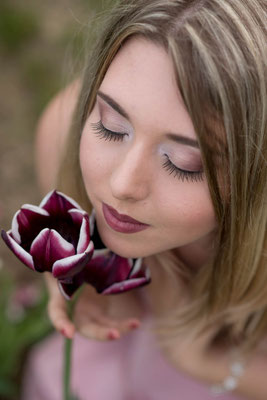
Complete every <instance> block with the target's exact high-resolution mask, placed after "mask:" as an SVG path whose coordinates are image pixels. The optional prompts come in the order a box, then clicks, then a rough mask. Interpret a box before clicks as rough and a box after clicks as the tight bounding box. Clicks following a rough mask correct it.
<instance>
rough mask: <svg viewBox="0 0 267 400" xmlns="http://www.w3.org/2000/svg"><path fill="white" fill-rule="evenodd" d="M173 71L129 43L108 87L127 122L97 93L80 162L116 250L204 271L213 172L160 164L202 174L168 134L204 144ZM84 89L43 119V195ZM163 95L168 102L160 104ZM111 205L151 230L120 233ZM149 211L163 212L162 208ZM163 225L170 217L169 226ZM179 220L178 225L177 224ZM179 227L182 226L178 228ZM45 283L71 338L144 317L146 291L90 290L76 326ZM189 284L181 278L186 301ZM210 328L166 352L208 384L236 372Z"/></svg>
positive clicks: (143, 45) (259, 398) (253, 393)
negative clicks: (159, 255)
mask: <svg viewBox="0 0 267 400" xmlns="http://www.w3.org/2000/svg"><path fill="white" fill-rule="evenodd" d="M140 66H142V68H140ZM173 77H174V76H173V69H172V64H171V61H170V59H169V58H168V56H167V54H166V53H165V51H164V50H163V49H161V48H159V47H158V46H156V45H154V44H152V43H148V42H146V41H144V40H140V39H139V40H134V41H132V43H131V42H130V43H129V44H127V45H126V46H125V48H122V51H121V52H120V53H119V54H118V55H117V57H116V58H115V60H114V61H113V63H112V65H111V67H110V68H109V70H108V73H107V74H106V77H105V79H104V81H103V82H102V84H101V86H100V90H101V93H104V94H106V95H108V96H109V97H110V98H112V99H113V100H116V102H117V103H118V104H119V105H120V106H121V107H123V109H124V110H125V111H127V114H128V116H129V119H125V117H124V116H122V115H121V114H120V113H118V112H117V111H116V110H114V108H113V107H111V106H110V104H108V103H107V101H106V99H105V98H104V97H103V96H101V97H100V96H97V97H98V99H97V102H96V105H95V107H94V109H93V111H92V113H91V114H90V116H89V118H88V120H87V122H86V124H85V127H84V130H83V133H82V138H81V147H80V160H81V168H82V173H83V178H84V181H85V187H86V190H87V193H88V196H89V198H90V200H91V202H92V204H93V206H94V208H95V209H96V213H97V222H98V225H99V231H100V234H101V236H102V239H103V240H104V242H105V244H106V245H107V246H108V247H109V248H111V249H112V250H113V251H115V252H117V253H120V255H122V256H129V257H130V256H131V257H137V256H138V257H139V256H143V257H149V256H151V255H153V254H154V253H155V252H164V251H166V250H168V249H171V248H179V250H178V252H179V256H180V258H181V260H182V261H183V262H184V263H186V264H188V265H190V266H191V267H194V268H199V267H200V266H201V265H202V264H203V263H204V262H205V261H206V260H207V259H208V257H209V256H210V254H211V251H212V248H213V237H214V232H215V231H216V221H215V217H214V212H213V209H212V205H211V200H210V197H209V192H208V189H207V183H206V180H205V177H202V178H201V179H197V180H196V181H190V180H181V179H180V180H179V179H177V178H176V177H174V176H170V175H169V174H168V172H167V171H166V170H164V168H162V164H163V163H164V157H165V155H166V154H167V156H168V157H169V158H170V160H171V161H172V163H173V164H175V166H176V167H178V168H179V169H182V170H189V171H190V172H200V171H201V156H200V153H199V150H198V149H197V148H196V147H194V148H192V146H191V147H190V146H186V145H184V144H181V143H179V142H178V141H176V142H175V143H172V142H170V140H169V139H168V137H167V133H168V132H174V133H175V134H182V135H183V136H185V137H187V138H189V139H191V140H195V141H197V139H196V134H195V132H194V129H193V126H192V122H191V120H190V118H189V116H188V114H187V112H186V109H185V107H184V105H183V103H182V100H181V97H180V96H179V93H178V92H177V90H176V89H174V87H175V85H173ZM79 85H80V83H79V81H76V82H74V83H73V84H72V85H71V86H70V87H69V88H67V89H66V90H65V91H63V92H61V93H60V94H59V95H58V96H57V97H56V98H55V99H54V100H53V101H52V102H51V103H50V105H49V106H48V108H47V109H46V111H45V113H44V114H43V116H42V118H41V120H40V123H39V125H38V129H37V141H36V154H37V157H36V160H37V173H38V178H39V182H40V187H41V190H42V192H43V193H44V194H45V193H47V192H48V191H49V190H51V189H53V188H54V185H55V175H56V171H57V168H58V166H59V160H60V156H61V154H62V149H63V147H64V143H65V140H66V136H67V132H68V127H69V125H70V122H71V116H72V113H73V109H74V106H75V102H76V99H77V96H78V92H79ZM118 87H119V88H120V90H118ZM129 93H131V95H130V96H129ZM162 98H164V99H165V100H164V102H162V101H160V99H162ZM100 119H101V120H102V124H103V125H104V126H105V128H106V129H109V130H110V131H115V132H118V133H121V134H122V133H126V134H127V136H125V138H124V141H122V142H121V141H120V142H119V143H118V142H114V143H113V142H109V141H105V140H103V139H101V138H100V137H97V135H95V134H94V133H92V125H91V124H92V123H97V122H98V121H99V120H100ZM148 132H149V133H150V134H149V135H148V134H147V133H148ZM51 149H53V152H52V153H51ZM92 149H93V150H94V151H92ZM173 149H174V150H173ZM89 155H90V157H89ZM101 155H102V158H101ZM48 160H49V161H48ZM144 160H145V161H144ZM162 160H163V161H162ZM144 162H145V164H144ZM142 163H143V164H142ZM144 165H146V166H147V165H148V167H146V168H145V167H144ZM94 166H97V168H96V167H94ZM92 171H94V173H93V174H92V173H91V172H92ZM96 171H97V172H96ZM96 183H97V184H96ZM162 187H164V190H163V189H162ZM166 192H167V193H168V196H166ZM179 196H180V197H179ZM177 198H179V201H178V202H177ZM173 199H175V201H173ZM103 201H104V202H106V203H108V204H109V205H111V206H112V207H114V208H116V209H117V210H118V211H120V212H121V213H125V214H128V215H130V216H132V217H133V218H136V219H138V220H140V221H141V222H144V223H147V224H149V225H150V226H151V229H150V228H149V229H147V230H146V231H144V232H143V233H142V232H141V233H140V235H139V234H137V235H136V236H131V237H130V236H129V235H128V236H127V235H125V234H121V233H119V234H118V233H117V232H113V231H112V230H111V229H110V228H109V227H108V226H107V224H105V221H104V219H103V216H102V214H101V202H103ZM172 201H173V203H172ZM166 202H169V203H167V207H166V209H167V210H168V212H165V213H162V208H163V207H162V205H163V204H164V205H165V204H166ZM151 204H153V208H152V207H151ZM175 204H178V205H181V206H180V207H179V206H178V207H177V206H176V205H175ZM151 209H152V210H153V209H155V210H156V212H155V214H153V212H152V211H151ZM133 210H134V211H133ZM192 210H193V211H192ZM189 211H190V212H189ZM175 218H176V220H175ZM162 221H167V223H166V225H164V224H162ZM168 221H169V223H168ZM172 221H174V222H177V223H174V224H172ZM178 223H179V224H180V225H182V226H183V229H182V231H180V232H179V229H177V224H178ZM138 235H139V236H138ZM162 237H164V240H162ZM173 238H175V239H173ZM165 239H166V240H165ZM143 243H153V245H143ZM153 246H156V247H153ZM121 248H123V249H124V250H123V252H122V251H121V250H120V249H121ZM148 260H149V259H148ZM149 267H150V269H151V274H152V283H151V284H150V285H149V286H148V287H146V288H144V289H141V290H145V291H146V292H147V294H148V297H149V298H150V303H151V305H152V312H153V311H154V312H158V310H159V305H160V302H159V299H158V296H157V294H158V293H159V292H160V293H161V296H162V293H164V302H165V307H166V308H168V301H171V293H172V291H171V290H169V288H170V285H171V282H170V281H168V278H167V277H166V276H165V275H166V274H165V275H164V273H163V272H162V271H160V270H159V268H157V265H155V264H153V265H149ZM46 281H47V284H48V288H49V293H50V300H49V304H48V313H49V317H50V319H51V321H52V323H53V325H54V326H55V328H56V329H57V330H58V331H60V332H61V333H64V334H65V336H67V337H73V335H74V333H75V331H76V330H77V331H79V332H80V333H81V334H83V335H84V336H86V337H88V338H91V339H96V340H110V339H118V338H119V337H120V336H122V335H124V334H127V332H129V331H131V330H132V329H136V328H137V327H138V326H139V325H140V324H141V323H142V317H143V315H144V308H143V304H142V300H140V296H138V290H139V289H137V290H136V291H133V292H129V293H125V294H122V295H119V296H111V297H104V296H101V295H98V294H96V292H95V290H94V289H92V288H90V287H89V286H86V287H85V288H84V290H83V292H82V295H81V297H80V300H79V301H78V304H77V309H76V314H75V319H74V323H73V322H71V321H70V320H69V318H68V316H67V313H66V303H65V300H64V299H63V297H62V295H61V294H60V293H59V290H58V288H57V284H56V282H55V281H54V279H53V278H52V277H51V275H47V276H46ZM184 289H185V288H184V286H183V284H182V282H181V287H180V292H181V301H183V296H184V294H185V291H184ZM165 293H166V295H165ZM167 293H168V294H169V296H170V298H169V299H168V298H167ZM212 333H213V330H212V329H211V331H208V332H206V334H205V335H203V336H201V337H198V338H197V339H196V338H192V337H190V335H188V334H187V335H185V337H181V336H179V337H178V338H177V344H176V345H175V347H172V348H171V349H170V351H169V352H168V351H167V354H166V355H167V357H169V359H170V361H171V362H172V363H173V364H174V365H175V366H176V367H177V368H178V369H180V370H183V371H184V372H186V373H188V374H189V375H191V376H193V377H194V378H196V379H199V380H202V381H204V382H206V383H217V382H222V381H223V379H224V378H225V377H226V376H227V375H228V373H229V362H230V361H229V359H230V353H228V352H223V353H221V352H220V351H219V350H215V349H212V350H211V349H210V348H208V346H207V345H208V343H209V339H210V337H211V335H212ZM266 367H267V358H266V356H264V355H263V354H262V353H261V352H260V351H258V352H255V354H254V356H253V357H252V359H251V360H250V362H249V364H248V366H247V368H246V371H245V374H244V375H243V377H242V378H241V380H240V383H239V386H238V389H237V391H236V393H237V394H238V395H241V396H243V397H244V398H246V399H251V400H252V399H253V400H266V398H267V385H266V383H265V382H266V372H265V371H266Z"/></svg>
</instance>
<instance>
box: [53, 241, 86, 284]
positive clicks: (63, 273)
mask: <svg viewBox="0 0 267 400" xmlns="http://www.w3.org/2000/svg"><path fill="white" fill-rule="evenodd" d="M91 243H92V242H91ZM91 243H90V245H89V246H88V247H90V248H89V249H88V250H89V251H88V252H85V253H83V254H76V255H74V256H71V257H67V258H64V259H61V260H58V261H56V262H55V263H54V265H53V268H52V274H53V276H54V278H58V279H60V280H61V279H64V278H70V277H73V276H74V275H76V274H78V273H79V272H81V271H82V270H83V269H84V268H85V266H86V265H87V264H88V263H89V261H90V259H91V257H92V252H93V250H92V249H93V243H92V244H91Z"/></svg>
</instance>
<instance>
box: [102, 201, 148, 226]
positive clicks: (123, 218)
mask: <svg viewBox="0 0 267 400" xmlns="http://www.w3.org/2000/svg"><path fill="white" fill-rule="evenodd" d="M102 211H103V215H104V218H105V220H106V223H107V224H108V225H109V226H110V227H111V228H112V229H113V230H114V231H116V232H121V233H136V232H140V231H143V230H144V229H146V228H148V227H149V225H147V224H143V223H142V222H140V221H137V220H136V219H134V218H132V217H129V215H125V214H120V213H118V211H116V210H115V209H114V208H113V207H110V206H108V205H107V204H105V203H102Z"/></svg>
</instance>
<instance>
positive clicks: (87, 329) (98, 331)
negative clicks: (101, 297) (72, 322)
mask: <svg viewBox="0 0 267 400" xmlns="http://www.w3.org/2000/svg"><path fill="white" fill-rule="evenodd" d="M78 331H79V333H80V334H81V335H83V336H85V337H86V338H88V339H95V340H100V341H107V340H115V339H119V338H120V332H119V331H118V330H117V329H115V328H112V327H107V326H103V325H100V324H99V323H95V322H87V323H86V324H84V325H82V326H80V327H79V328H78Z"/></svg>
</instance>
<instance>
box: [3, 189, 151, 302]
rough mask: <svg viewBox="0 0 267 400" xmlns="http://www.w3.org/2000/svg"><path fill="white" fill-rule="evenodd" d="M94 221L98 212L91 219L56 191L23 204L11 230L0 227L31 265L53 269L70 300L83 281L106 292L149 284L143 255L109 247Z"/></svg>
mask: <svg viewBox="0 0 267 400" xmlns="http://www.w3.org/2000/svg"><path fill="white" fill-rule="evenodd" d="M94 225H95V219H94V213H92V215H91V217H90V218H89V216H88V214H87V213H86V212H85V211H84V210H82V209H81V207H80V206H79V204H77V203H76V202H75V201H74V200H73V199H71V198H70V197H68V196H66V195H65V194H63V193H60V192H58V191H56V190H54V191H52V192H50V193H48V194H47V195H46V196H45V198H44V199H43V200H42V202H41V204H40V205H39V207H37V206H34V205H31V204H25V205H23V206H22V207H21V209H20V210H19V211H17V212H16V214H15V215H14V217H13V220H12V227H11V229H10V230H9V231H8V232H5V231H2V238H3V239H4V241H5V243H6V244H7V246H8V247H9V248H10V250H12V251H13V253H14V254H15V255H16V256H17V257H18V258H19V259H20V260H21V261H22V262H23V263H24V264H25V265H26V266H28V267H29V268H30V269H32V270H34V271H37V272H45V271H48V272H51V273H52V274H53V276H54V277H55V278H56V279H57V280H58V284H59V288H60V290H61V292H62V294H63V295H64V296H65V298H67V299H70V298H71V296H72V295H73V294H74V292H75V291H76V290H77V289H78V288H79V287H80V286H81V285H82V284H83V283H88V284H91V285H93V286H94V287H95V289H96V290H97V292H98V293H103V294H115V293H121V292H124V291H127V290H130V289H134V288H136V287H139V286H143V285H145V284H147V283H149V282H150V276H149V270H148V269H147V268H145V267H144V266H143V265H142V262H141V259H137V260H133V259H127V258H123V257H120V256H118V255H116V254H114V253H113V252H111V251H109V250H108V249H105V248H104V245H103V243H102V241H101V238H100V237H99V235H98V232H97V229H96V227H94ZM93 230H94V231H95V233H94V235H92V232H93ZM90 231H91V232H90ZM94 241H95V242H96V244H97V246H96V247H97V248H98V250H96V251H95V252H94V247H95V246H94Z"/></svg>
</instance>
